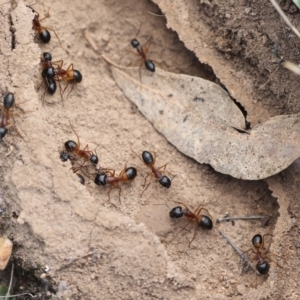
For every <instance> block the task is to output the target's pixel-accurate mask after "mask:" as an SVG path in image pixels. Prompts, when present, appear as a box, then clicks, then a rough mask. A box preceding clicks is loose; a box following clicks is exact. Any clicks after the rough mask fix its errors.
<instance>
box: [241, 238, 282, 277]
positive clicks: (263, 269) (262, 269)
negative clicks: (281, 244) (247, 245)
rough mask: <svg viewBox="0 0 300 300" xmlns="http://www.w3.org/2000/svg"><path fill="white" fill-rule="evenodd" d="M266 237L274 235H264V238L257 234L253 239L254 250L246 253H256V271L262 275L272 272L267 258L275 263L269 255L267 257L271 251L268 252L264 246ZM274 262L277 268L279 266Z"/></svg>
mask: <svg viewBox="0 0 300 300" xmlns="http://www.w3.org/2000/svg"><path fill="white" fill-rule="evenodd" d="M265 236H273V235H272V234H269V233H267V234H264V235H263V236H261V235H260V234H256V235H255V236H254V237H253V238H252V246H253V248H251V249H249V250H247V251H245V252H244V253H246V252H248V251H253V253H255V256H256V260H257V264H256V269H257V271H258V272H259V273H260V274H262V275H266V274H268V272H269V270H270V264H269V263H268V262H267V261H266V258H267V259H268V260H270V261H273V260H272V259H271V258H270V257H269V256H268V255H266V254H267V253H268V252H269V250H267V249H266V248H265V246H264V244H265ZM263 252H264V253H263ZM273 262H274V263H275V264H276V265H277V266H279V265H278V264H277V263H276V262H275V261H273ZM279 267H281V266H279Z"/></svg>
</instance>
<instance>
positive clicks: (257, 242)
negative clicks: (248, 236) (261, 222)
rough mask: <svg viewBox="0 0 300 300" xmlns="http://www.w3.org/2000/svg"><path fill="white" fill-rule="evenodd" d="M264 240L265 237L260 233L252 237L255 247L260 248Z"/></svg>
mask: <svg viewBox="0 0 300 300" xmlns="http://www.w3.org/2000/svg"><path fill="white" fill-rule="evenodd" d="M262 242H263V238H262V236H261V235H260V234H256V235H255V236H254V237H253V238H252V245H253V247H254V248H260V246H261V244H262Z"/></svg>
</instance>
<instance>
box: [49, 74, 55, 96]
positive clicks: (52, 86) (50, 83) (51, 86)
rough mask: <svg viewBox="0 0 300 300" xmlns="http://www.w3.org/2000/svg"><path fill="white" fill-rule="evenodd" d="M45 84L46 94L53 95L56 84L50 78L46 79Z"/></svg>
mask: <svg viewBox="0 0 300 300" xmlns="http://www.w3.org/2000/svg"><path fill="white" fill-rule="evenodd" d="M47 84H48V87H47V92H48V93H49V94H51V95H53V94H54V93H55V91H56V82H55V80H54V79H52V78H48V79H47Z"/></svg>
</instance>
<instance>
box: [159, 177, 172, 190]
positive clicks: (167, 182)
mask: <svg viewBox="0 0 300 300" xmlns="http://www.w3.org/2000/svg"><path fill="white" fill-rule="evenodd" d="M158 182H159V183H160V184H161V185H162V186H163V187H165V188H167V189H168V188H170V186H171V180H170V178H169V177H167V176H166V175H164V176H163V177H162V178H161V179H160V180H159V181H158Z"/></svg>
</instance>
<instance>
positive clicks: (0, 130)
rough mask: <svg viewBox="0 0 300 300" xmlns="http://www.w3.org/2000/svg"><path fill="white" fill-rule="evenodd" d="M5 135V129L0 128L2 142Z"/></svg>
mask: <svg viewBox="0 0 300 300" xmlns="http://www.w3.org/2000/svg"><path fill="white" fill-rule="evenodd" d="M6 134H7V129H6V128H4V127H0V140H2V139H3V138H4V137H5V135H6Z"/></svg>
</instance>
